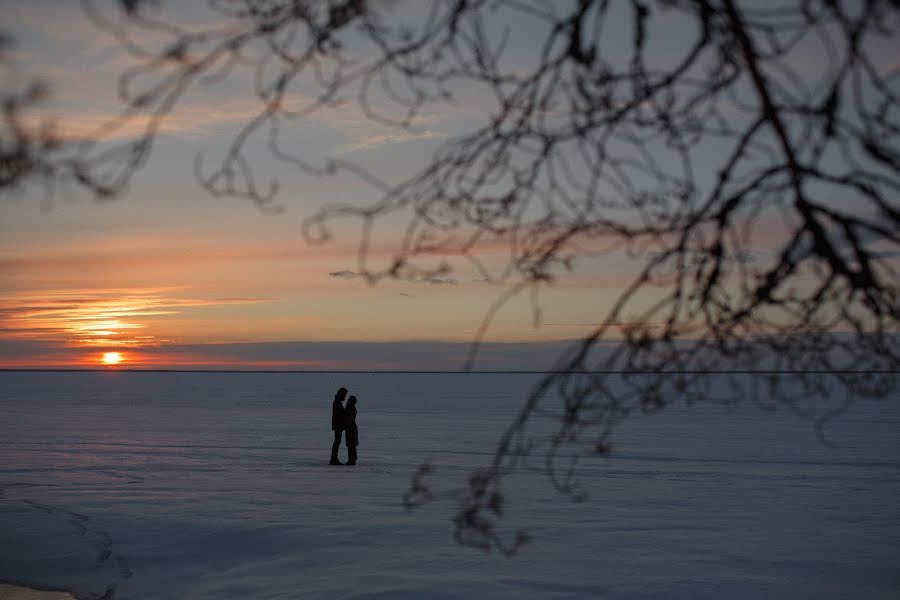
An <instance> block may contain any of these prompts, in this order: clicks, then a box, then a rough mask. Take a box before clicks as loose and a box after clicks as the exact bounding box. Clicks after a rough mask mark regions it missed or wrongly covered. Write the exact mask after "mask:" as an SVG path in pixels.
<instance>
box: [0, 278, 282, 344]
mask: <svg viewBox="0 0 900 600" xmlns="http://www.w3.org/2000/svg"><path fill="white" fill-rule="evenodd" d="M166 292H171V290H163V289H153V288H137V289H107V290H91V291H86V290H81V289H73V290H51V291H44V292H41V294H40V296H37V295H34V296H32V295H27V294H19V295H12V296H7V297H4V298H0V302H2V305H3V308H2V309H0V334H2V336H3V337H4V338H7V339H8V340H9V339H12V340H48V341H53V342H56V343H58V344H63V345H71V346H76V347H90V346H107V345H110V344H114V345H116V346H125V347H138V348H140V347H146V346H151V345H158V344H162V343H167V342H169V341H170V340H167V339H165V338H162V337H159V336H158V335H156V334H155V333H153V331H152V328H151V322H152V321H153V320H155V319H158V318H160V317H172V316H176V315H179V314H181V313H182V312H183V311H184V310H185V309H187V308H191V307H208V306H222V305H235V304H256V303H261V302H267V301H269V299H266V298H237V297H233V298H220V299H216V300H207V299H201V298H176V297H172V296H170V295H168V294H167V293H166Z"/></svg>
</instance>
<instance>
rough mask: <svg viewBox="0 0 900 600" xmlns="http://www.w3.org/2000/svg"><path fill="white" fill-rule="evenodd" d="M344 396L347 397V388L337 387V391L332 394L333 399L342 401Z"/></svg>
mask: <svg viewBox="0 0 900 600" xmlns="http://www.w3.org/2000/svg"><path fill="white" fill-rule="evenodd" d="M346 397H347V388H341V389H339V390H338V391H337V393H336V394H335V395H334V399H335V400H340V401H342V402H343V400H344V398H346Z"/></svg>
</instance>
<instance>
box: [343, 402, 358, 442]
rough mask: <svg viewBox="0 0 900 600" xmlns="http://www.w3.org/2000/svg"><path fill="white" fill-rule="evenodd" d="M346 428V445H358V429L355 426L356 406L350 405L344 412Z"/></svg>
mask: <svg viewBox="0 0 900 600" xmlns="http://www.w3.org/2000/svg"><path fill="white" fill-rule="evenodd" d="M345 416H346V419H347V421H346V423H347V426H346V429H347V438H346V440H347V447H348V448H351V447H353V448H355V447H356V446H359V429H358V428H357V427H356V407H355V406H351V407H350V408H348V409H347V410H346V412H345Z"/></svg>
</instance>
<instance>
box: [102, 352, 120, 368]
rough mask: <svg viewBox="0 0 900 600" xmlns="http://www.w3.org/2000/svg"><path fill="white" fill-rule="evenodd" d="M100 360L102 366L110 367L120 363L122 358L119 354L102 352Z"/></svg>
mask: <svg viewBox="0 0 900 600" xmlns="http://www.w3.org/2000/svg"><path fill="white" fill-rule="evenodd" d="M100 360H101V362H102V363H103V364H104V365H107V366H110V367H112V366H115V365H118V364H119V363H121V362H122V360H124V357H123V356H122V353H121V352H104V353H103V356H102V357H101V358H100Z"/></svg>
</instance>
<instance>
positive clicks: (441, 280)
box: [419, 275, 459, 285]
mask: <svg viewBox="0 0 900 600" xmlns="http://www.w3.org/2000/svg"><path fill="white" fill-rule="evenodd" d="M419 281H421V282H422V283H427V284H429V285H458V284H459V281H457V280H456V279H454V278H452V277H437V276H434V275H431V276H425V277H422V278H421V279H419Z"/></svg>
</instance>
